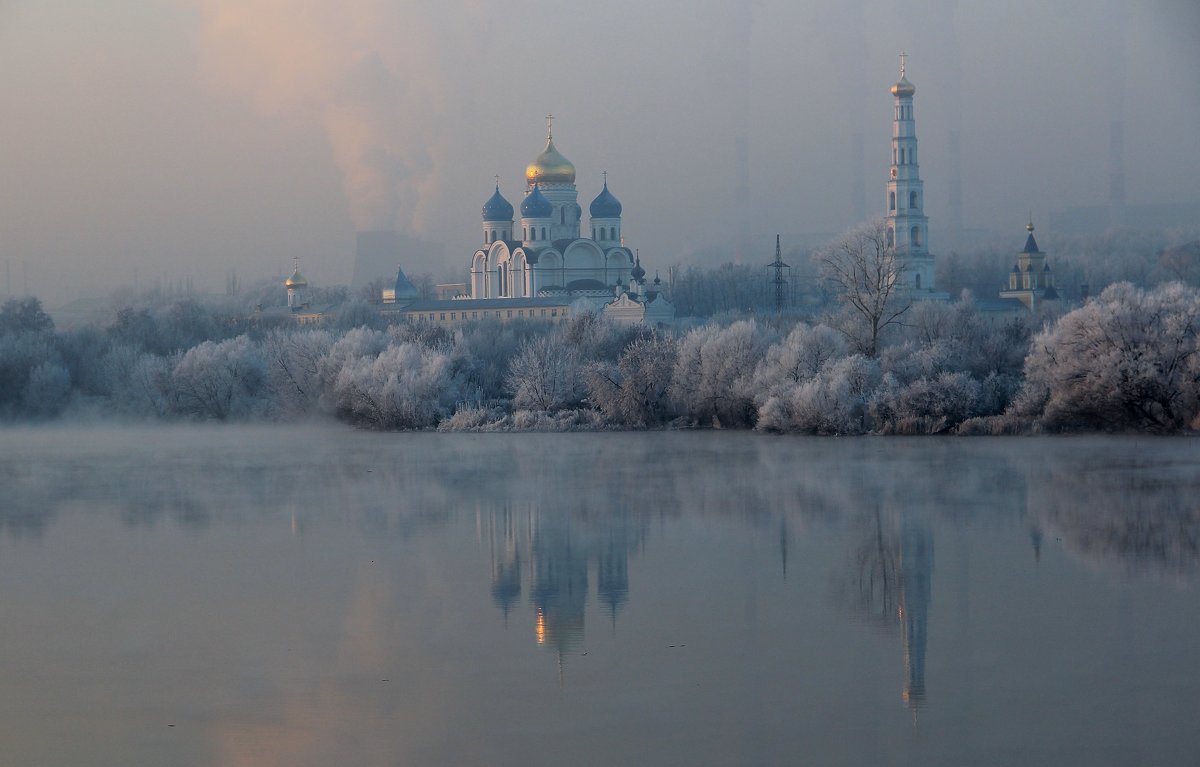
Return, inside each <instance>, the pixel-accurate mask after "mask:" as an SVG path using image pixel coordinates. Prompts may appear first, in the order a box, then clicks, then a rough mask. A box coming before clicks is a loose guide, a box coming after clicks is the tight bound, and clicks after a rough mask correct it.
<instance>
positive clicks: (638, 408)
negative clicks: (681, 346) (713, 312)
mask: <svg viewBox="0 0 1200 767" xmlns="http://www.w3.org/2000/svg"><path fill="white" fill-rule="evenodd" d="M677 348H678V344H677V342H676V341H675V339H674V338H671V337H670V336H660V335H652V336H648V337H646V338H641V339H638V340H637V341H634V342H633V343H631V344H630V345H629V346H627V347H625V351H623V352H621V358H620V359H619V360H617V363H616V364H615V365H613V364H612V363H607V362H596V363H593V364H591V365H589V366H588V368H587V371H586V374H585V379H586V381H587V388H588V400H589V401H590V402H591V403H592V405H593V406H594V407H596V408H597V409H599V410H600V412H601V413H603V414H604V417H605V419H606V420H607V421H609V422H611V423H616V424H622V425H625V426H635V427H643V426H652V425H655V424H660V423H663V422H664V421H666V420H667V419H669V418H670V417H671V415H672V413H673V411H672V409H671V400H670V396H669V393H670V388H671V376H672V373H673V372H674V370H675V357H676V352H677Z"/></svg>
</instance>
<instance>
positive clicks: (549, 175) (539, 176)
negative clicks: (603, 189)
mask: <svg viewBox="0 0 1200 767" xmlns="http://www.w3.org/2000/svg"><path fill="white" fill-rule="evenodd" d="M525 178H526V180H527V181H529V183H531V184H532V183H534V182H542V183H547V184H551V183H563V184H573V183H575V166H574V165H572V164H571V161H570V160H568V159H567V158H566V157H563V156H562V153H561V152H559V151H558V150H557V149H555V147H554V139H553V138H552V137H550V136H547V137H546V148H545V149H543V150H542V153H541V154H539V155H538V156H537V159H536V160H534V161H533V162H531V163H530V164H529V167H527V168H526V169H525Z"/></svg>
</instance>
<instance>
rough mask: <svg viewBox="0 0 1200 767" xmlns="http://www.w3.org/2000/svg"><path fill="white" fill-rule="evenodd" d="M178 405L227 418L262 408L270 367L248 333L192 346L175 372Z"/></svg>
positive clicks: (182, 409)
mask: <svg viewBox="0 0 1200 767" xmlns="http://www.w3.org/2000/svg"><path fill="white" fill-rule="evenodd" d="M171 389H172V393H173V399H174V404H175V408H176V409H177V410H178V411H179V412H180V413H181V414H183V415H186V416H190V417H193V418H213V419H216V420H225V419H228V418H231V417H246V416H250V415H255V414H257V413H260V412H262V411H263V410H264V409H265V407H266V405H267V398H266V394H267V391H266V389H267V369H266V364H265V363H264V362H263V359H262V357H261V356H260V355H259V353H258V350H257V349H256V348H254V346H253V345H252V344H251V343H250V339H249V338H247V337H246V336H238V337H237V338H231V339H229V340H227V341H221V342H220V343H214V342H212V341H205V342H204V343H202V344H200V345H199V346H195V347H193V348H191V349H189V350H188V351H187V352H186V353H185V354H184V355H183V356H182V357H181V358H180V360H179V362H178V364H176V365H175V369H174V370H173V371H172V372H171Z"/></svg>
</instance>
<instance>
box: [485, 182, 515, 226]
mask: <svg viewBox="0 0 1200 767" xmlns="http://www.w3.org/2000/svg"><path fill="white" fill-rule="evenodd" d="M512 217H513V206H512V205H511V204H510V203H509V202H508V200H506V199H504V196H503V195H502V194H500V185H499V184H496V192H495V194H493V195H492V196H491V198H490V199H489V200H488V201H487V202H485V203H484V204H483V220H484V221H512Z"/></svg>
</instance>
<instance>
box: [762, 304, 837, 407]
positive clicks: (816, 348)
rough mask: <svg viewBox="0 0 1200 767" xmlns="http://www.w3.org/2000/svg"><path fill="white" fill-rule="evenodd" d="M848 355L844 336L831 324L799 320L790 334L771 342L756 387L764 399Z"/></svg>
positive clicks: (804, 379)
mask: <svg viewBox="0 0 1200 767" xmlns="http://www.w3.org/2000/svg"><path fill="white" fill-rule="evenodd" d="M844 356H846V341H845V336H843V335H842V334H841V333H839V332H837V331H836V330H834V329H833V328H831V327H829V326H828V325H806V324H804V323H800V324H798V325H796V327H794V328H792V331H791V332H790V333H788V335H787V338H785V339H783V340H782V341H780V342H779V343H776V344H772V345H771V346H770V348H768V349H767V352H766V355H765V356H764V357H763V360H762V362H761V363H759V365H758V369H757V370H756V371H755V373H754V381H755V383H754V389H755V392H756V395H757V400H758V401H759V402H760V403H761V402H764V401H766V399H767V397H769V396H771V395H772V394H775V393H777V392H778V391H780V389H781V388H786V387H790V386H792V385H794V384H797V383H800V382H801V381H806V380H808V379H810V378H813V377H814V376H816V375H817V373H818V372H820V370H821V368H822V367H824V366H825V364H826V363H827V362H829V361H830V360H833V359H837V358H839V357H844Z"/></svg>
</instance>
